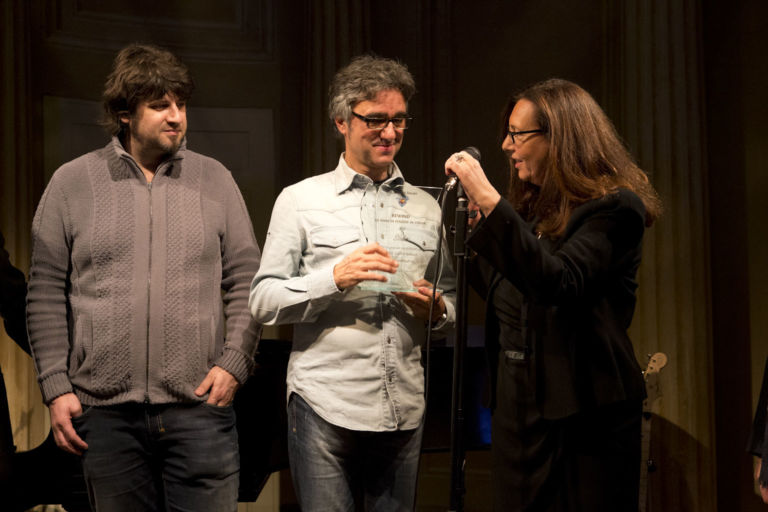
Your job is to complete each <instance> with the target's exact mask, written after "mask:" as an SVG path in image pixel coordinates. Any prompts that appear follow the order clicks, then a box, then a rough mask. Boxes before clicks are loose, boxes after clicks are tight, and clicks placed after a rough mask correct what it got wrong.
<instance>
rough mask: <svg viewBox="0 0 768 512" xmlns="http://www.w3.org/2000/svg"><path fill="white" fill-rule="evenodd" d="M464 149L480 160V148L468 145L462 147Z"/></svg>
mask: <svg viewBox="0 0 768 512" xmlns="http://www.w3.org/2000/svg"><path fill="white" fill-rule="evenodd" d="M462 151H466V152H467V153H469V154H470V155H471V156H472V158H474V159H475V160H477V161H478V162H479V161H480V150H479V149H477V148H476V147H475V146H467V147H465V148H464V149H462Z"/></svg>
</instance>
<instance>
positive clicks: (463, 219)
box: [449, 183, 469, 512]
mask: <svg viewBox="0 0 768 512" xmlns="http://www.w3.org/2000/svg"><path fill="white" fill-rule="evenodd" d="M456 197H457V199H458V202H457V206H456V224H455V226H454V229H455V237H454V242H453V254H454V256H455V257H456V342H455V343H454V347H453V395H452V397H451V498H450V508H449V510H450V511H451V512H454V511H455V512H461V511H463V510H464V493H465V487H464V465H465V448H464V349H465V347H466V346H467V253H466V248H465V244H466V234H467V221H468V216H469V212H468V208H467V206H468V200H467V195H466V193H465V192H464V188H463V187H462V186H461V183H458V184H457V186H456Z"/></svg>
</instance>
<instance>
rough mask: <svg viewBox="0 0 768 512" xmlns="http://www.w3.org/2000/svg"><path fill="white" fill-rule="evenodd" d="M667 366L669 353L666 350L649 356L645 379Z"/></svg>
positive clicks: (644, 373)
mask: <svg viewBox="0 0 768 512" xmlns="http://www.w3.org/2000/svg"><path fill="white" fill-rule="evenodd" d="M665 366H667V354H665V353H664V352H656V353H655V354H653V355H650V356H648V366H646V367H645V371H644V372H643V375H644V376H645V380H646V381H647V380H648V377H649V374H652V373H659V372H660V371H661V369H662V368H664V367H665Z"/></svg>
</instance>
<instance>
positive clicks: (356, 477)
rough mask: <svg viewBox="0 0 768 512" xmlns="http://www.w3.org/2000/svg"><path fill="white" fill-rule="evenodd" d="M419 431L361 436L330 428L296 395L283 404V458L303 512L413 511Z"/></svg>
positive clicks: (419, 439) (360, 433) (343, 429)
mask: <svg viewBox="0 0 768 512" xmlns="http://www.w3.org/2000/svg"><path fill="white" fill-rule="evenodd" d="M421 433H422V427H419V428H418V429H415V430H398V431H393V432H365V431H356V430H348V429H345V428H342V427H337V426H336V425H332V424H330V423H328V422H327V421H325V420H324V419H322V418H321V417H320V416H318V415H317V414H316V413H315V412H314V411H313V410H312V408H311V407H310V406H309V405H308V404H307V403H306V402H305V401H304V400H303V399H302V398H301V397H300V396H299V395H297V394H295V393H294V394H292V395H291V397H290V400H289V401H288V456H289V461H290V464H291V475H292V477H293V485H294V487H295V489H296V494H297V496H298V498H299V504H300V505H301V510H302V511H303V512H319V511H328V512H343V511H354V510H355V503H356V502H357V504H358V505H364V507H365V510H367V511H382V512H384V511H386V512H393V511H401V510H413V507H414V502H415V497H416V477H417V475H418V471H419V451H420V447H421Z"/></svg>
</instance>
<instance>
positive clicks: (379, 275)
mask: <svg viewBox="0 0 768 512" xmlns="http://www.w3.org/2000/svg"><path fill="white" fill-rule="evenodd" d="M414 92H415V86H414V82H413V77H412V76H411V74H410V73H409V72H408V70H407V69H406V68H405V66H403V65H402V64H399V63H397V62H395V61H392V60H389V59H381V58H376V57H370V56H364V57H358V58H356V59H354V60H353V61H352V62H351V63H350V64H349V65H348V66H347V67H345V68H343V69H341V70H340V71H339V72H338V73H337V74H336V76H335V77H334V79H333V82H332V84H331V89H330V102H329V114H330V118H331V120H332V121H333V124H334V127H335V129H336V131H337V133H338V135H339V136H341V137H343V139H344V144H345V152H344V153H343V154H342V155H341V157H340V158H339V164H338V166H337V167H336V169H335V170H333V171H331V172H328V173H325V174H321V175H319V176H314V177H312V178H309V179H306V180H304V181H302V182H299V183H297V184H295V185H292V186H290V187H288V188H286V189H284V190H283V191H282V193H281V194H280V196H279V197H278V199H277V201H276V202H275V206H274V210H273V212H272V220H271V222H270V226H269V231H268V234H267V239H266V242H265V246H264V253H263V257H262V262H261V267H260V271H259V272H258V274H257V275H256V277H255V278H254V280H253V283H252V285H251V295H250V307H251V312H252V313H253V315H254V317H255V318H256V319H257V320H258V321H259V322H261V323H264V324H268V325H278V324H294V339H293V346H292V351H291V357H290V360H289V363H288V377H287V388H288V449H289V457H290V465H291V472H292V475H293V481H294V486H295V488H296V491H297V495H298V497H299V502H300V505H301V508H302V510H304V511H305V512H307V511H313V510H355V509H356V508H357V509H360V508H365V509H367V510H412V509H413V505H414V497H415V491H416V475H417V472H418V460H419V448H420V444H421V433H422V424H423V417H424V396H423V392H424V373H423V370H422V366H421V345H422V342H423V340H424V337H425V334H426V333H425V330H426V328H428V327H427V326H431V327H432V328H433V329H435V328H443V327H446V326H448V325H449V324H450V323H452V321H453V318H454V307H453V301H452V295H453V294H452V291H451V292H449V294H448V296H447V297H446V296H444V295H442V294H441V293H436V294H435V296H434V297H435V299H434V307H433V308H431V309H430V302H431V301H432V299H433V294H432V289H431V283H430V282H428V281H427V280H426V279H416V280H415V281H414V282H413V283H409V285H411V284H412V287H411V290H410V291H392V290H390V291H389V292H384V291H381V289H380V288H379V289H377V288H376V287H377V286H383V285H386V284H387V283H388V282H390V281H391V280H393V279H394V277H395V275H394V274H395V273H396V272H397V270H398V268H399V267H401V266H403V267H404V266H413V261H414V260H418V259H419V257H423V256H426V257H425V258H424V259H423V262H424V265H423V267H424V268H423V271H424V273H423V274H421V276H424V275H432V274H431V273H430V272H429V271H428V268H430V267H431V266H433V265H436V264H437V254H438V251H436V249H437V246H438V244H439V233H440V209H439V207H438V205H437V203H436V202H435V200H434V199H433V198H432V197H431V196H430V195H429V194H427V193H426V192H424V191H422V190H420V189H418V188H417V187H414V186H412V185H411V184H409V183H408V182H406V181H405V180H404V178H403V174H402V173H401V172H400V169H399V168H398V166H397V164H396V163H395V162H394V158H395V155H396V154H397V152H398V151H399V150H400V146H401V145H402V143H403V137H404V135H405V130H406V129H407V128H408V126H409V124H410V121H411V118H410V117H409V116H408V100H409V99H410V98H411V96H412V95H413V93H414ZM392 225H396V226H397V229H395V230H393V229H390V226H392ZM393 233H395V235H394V236H393ZM390 238H395V239H396V240H390ZM398 243H402V244H412V246H413V248H412V250H411V254H412V256H413V258H414V260H411V261H407V262H406V261H405V260H404V259H401V261H399V262H398V261H395V259H394V258H393V257H392V255H391V254H390V252H389V251H388V250H387V249H385V246H387V247H393V246H396V245H397V244H398ZM390 244H394V245H390ZM419 268H421V267H419ZM440 287H442V288H444V289H445V290H452V289H453V280H452V278H451V279H448V280H441V281H440Z"/></svg>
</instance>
